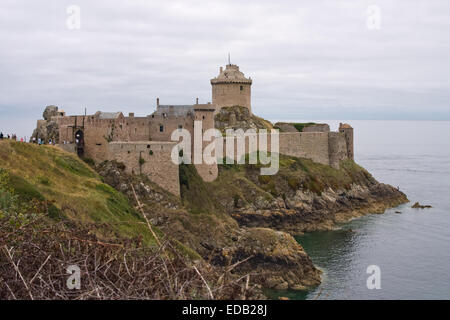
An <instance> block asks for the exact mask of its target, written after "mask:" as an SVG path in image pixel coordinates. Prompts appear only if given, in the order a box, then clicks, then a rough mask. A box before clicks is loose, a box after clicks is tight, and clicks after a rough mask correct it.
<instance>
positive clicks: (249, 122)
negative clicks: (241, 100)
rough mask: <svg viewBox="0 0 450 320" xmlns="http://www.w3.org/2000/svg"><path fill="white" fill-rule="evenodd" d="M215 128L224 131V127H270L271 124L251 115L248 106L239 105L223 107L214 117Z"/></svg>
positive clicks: (268, 128) (245, 128)
mask: <svg viewBox="0 0 450 320" xmlns="http://www.w3.org/2000/svg"><path fill="white" fill-rule="evenodd" d="M214 121H215V127H216V129H219V130H221V131H222V132H225V130H226V129H243V130H244V131H245V130H247V129H267V130H270V129H272V128H273V127H272V124H271V123H270V122H269V121H267V120H264V119H262V118H259V117H257V116H255V115H251V114H250V111H249V109H248V108H245V107H241V106H233V107H223V108H221V109H220V111H219V113H218V114H217V115H216V116H215V117H214Z"/></svg>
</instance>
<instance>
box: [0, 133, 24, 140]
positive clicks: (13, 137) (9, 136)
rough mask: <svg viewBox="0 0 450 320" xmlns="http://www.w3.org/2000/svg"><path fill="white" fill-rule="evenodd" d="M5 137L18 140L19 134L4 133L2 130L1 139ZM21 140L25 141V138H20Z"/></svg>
mask: <svg viewBox="0 0 450 320" xmlns="http://www.w3.org/2000/svg"><path fill="white" fill-rule="evenodd" d="M3 139H11V140H15V141H17V136H16V134H15V133H13V134H11V135H9V134H6V135H4V134H3V132H0V140H3ZM20 141H23V138H20Z"/></svg>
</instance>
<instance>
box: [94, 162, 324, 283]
mask: <svg viewBox="0 0 450 320" xmlns="http://www.w3.org/2000/svg"><path fill="white" fill-rule="evenodd" d="M97 170H98V172H99V173H100V175H102V176H103V177H104V179H105V182H106V183H108V184H110V185H111V186H113V187H114V188H116V189H118V190H119V191H121V192H122V193H124V194H125V195H126V196H127V197H128V198H129V199H130V201H135V200H134V195H133V191H132V189H131V187H130V184H133V186H134V188H135V190H136V193H137V195H138V198H139V199H140V202H141V203H142V205H143V209H144V211H145V212H146V214H147V215H148V217H149V219H150V221H151V222H152V223H153V224H154V225H155V226H157V227H158V228H159V229H160V230H162V231H163V232H164V233H166V234H168V235H170V236H171V237H173V238H174V239H176V240H178V241H180V242H181V243H183V244H184V245H186V246H188V247H190V248H192V249H194V250H195V251H196V252H198V253H199V254H200V255H201V256H202V257H203V258H204V259H205V260H206V261H209V262H210V263H212V264H213V265H216V266H223V267H227V268H232V269H233V272H235V273H237V274H241V275H246V274H250V277H251V279H250V280H251V282H253V283H258V284H260V285H262V286H263V287H269V288H277V289H287V288H290V289H297V290H298V289H304V288H306V287H309V286H313V285H317V284H319V283H320V273H321V272H320V271H319V270H318V269H317V268H316V267H315V266H314V265H313V263H312V261H311V259H310V258H309V257H308V255H307V254H306V253H305V251H304V250H303V248H302V247H301V246H300V245H299V244H298V243H297V242H296V241H295V239H294V238H293V237H292V236H291V235H290V234H288V233H285V232H280V231H275V230H272V229H269V228H253V227H240V226H239V224H238V223H237V222H236V220H235V219H234V218H232V217H231V216H230V215H229V214H227V213H226V212H224V211H222V210H218V209H217V208H218V206H217V204H218V201H219V200H220V199H216V198H210V197H206V198H205V197H203V195H204V194H205V193H207V192H208V191H207V188H209V186H208V184H206V183H205V182H203V180H202V179H201V178H200V177H199V176H198V174H197V172H196V170H195V167H194V166H188V165H183V166H181V168H180V171H181V173H180V178H181V180H182V193H183V195H184V196H183V198H182V199H179V198H176V197H174V196H172V195H170V194H168V193H167V192H166V191H164V190H162V189H161V188H159V187H158V186H156V185H155V184H153V183H152V182H150V181H149V180H148V179H147V178H146V177H138V176H130V175H127V174H126V173H125V171H124V168H123V166H122V165H121V164H119V163H115V162H106V163H103V164H101V165H99V166H98V167H97ZM197 200H198V201H199V202H201V204H200V205H198V204H197V203H196V201H197Z"/></svg>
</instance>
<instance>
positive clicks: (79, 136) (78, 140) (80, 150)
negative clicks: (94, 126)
mask: <svg viewBox="0 0 450 320" xmlns="http://www.w3.org/2000/svg"><path fill="white" fill-rule="evenodd" d="M75 145H76V147H77V154H78V156H79V157H83V156H84V132H83V130H78V131H77V132H75Z"/></svg>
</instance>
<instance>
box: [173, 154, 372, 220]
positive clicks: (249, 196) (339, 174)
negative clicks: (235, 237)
mask: <svg viewBox="0 0 450 320" xmlns="http://www.w3.org/2000/svg"><path fill="white" fill-rule="evenodd" d="M260 167H261V166H260V165H219V177H218V178H217V179H216V180H215V181H213V182H210V183H205V182H203V181H201V180H200V178H197V179H196V175H195V172H194V171H195V170H194V168H193V167H192V166H187V165H184V166H182V167H181V168H180V171H181V182H182V186H181V192H182V197H183V202H184V204H185V205H186V206H188V207H189V208H191V210H193V211H194V212H202V211H203V212H205V211H213V210H215V211H218V212H219V211H223V207H222V204H221V201H219V200H223V201H227V202H228V203H229V202H230V201H234V202H235V203H236V204H237V203H238V202H239V201H243V202H244V203H252V202H254V201H255V200H257V199H258V198H261V197H262V198H264V199H266V200H268V201H270V200H271V199H273V198H274V197H285V196H289V195H293V194H294V193H295V192H296V190H298V189H302V190H309V191H312V192H315V193H317V194H320V193H321V192H322V191H324V190H326V189H327V188H329V187H330V188H332V189H333V190H338V189H349V188H350V186H351V184H352V183H356V184H361V185H366V184H368V183H373V182H375V179H374V178H373V177H372V176H371V175H370V173H368V172H367V171H366V170H365V169H364V168H362V167H360V166H358V165H357V164H356V163H355V162H353V161H351V160H345V161H343V162H342V163H341V168H340V169H339V170H336V169H333V168H332V167H330V166H326V165H322V164H319V163H315V162H313V161H311V160H308V159H299V158H295V157H289V156H284V155H280V169H279V172H278V173H277V174H276V175H273V176H261V175H260ZM185 180H187V181H189V185H186V184H185V183H184V181H185Z"/></svg>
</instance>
